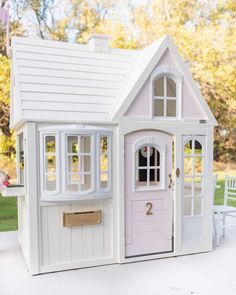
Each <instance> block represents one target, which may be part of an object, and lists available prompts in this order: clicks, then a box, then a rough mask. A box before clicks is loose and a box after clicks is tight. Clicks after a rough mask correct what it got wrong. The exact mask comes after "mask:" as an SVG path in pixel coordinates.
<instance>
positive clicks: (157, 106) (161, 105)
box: [153, 75, 177, 118]
mask: <svg viewBox="0 0 236 295" xmlns="http://www.w3.org/2000/svg"><path fill="white" fill-rule="evenodd" d="M158 87H159V89H158ZM161 87H163V89H162V88H161ZM160 90H161V91H160ZM157 94H159V95H157ZM162 94H163V95H162ZM153 98H154V103H153V105H154V116H155V117H173V118H175V117H176V112H177V111H176V110H177V107H176V106H177V97H176V83H175V82H174V80H172V79H171V78H169V77H168V76H166V75H165V76H163V77H160V78H158V79H157V80H156V81H155V82H154V96H153Z"/></svg>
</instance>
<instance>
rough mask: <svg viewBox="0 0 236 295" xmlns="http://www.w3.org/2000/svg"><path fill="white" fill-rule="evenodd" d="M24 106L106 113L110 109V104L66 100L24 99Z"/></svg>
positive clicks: (49, 109)
mask: <svg viewBox="0 0 236 295" xmlns="http://www.w3.org/2000/svg"><path fill="white" fill-rule="evenodd" d="M22 107H23V109H24V110H45V111H71V110H73V112H78V111H79V112H92V113H106V112H109V111H110V108H111V107H110V106H109V105H100V104H93V105H90V104H80V103H70V104H69V105H68V104H66V103H65V102H63V103H61V102H53V103H52V102H47V101H45V102H43V103H42V102H38V101H23V102H22Z"/></svg>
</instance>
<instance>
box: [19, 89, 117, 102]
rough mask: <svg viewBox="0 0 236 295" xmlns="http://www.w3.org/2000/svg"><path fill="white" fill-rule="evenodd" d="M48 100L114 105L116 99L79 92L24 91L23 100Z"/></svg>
mask: <svg viewBox="0 0 236 295" xmlns="http://www.w3.org/2000/svg"><path fill="white" fill-rule="evenodd" d="M28 100H31V101H41V102H43V101H48V102H50V101H51V102H53V101H56V102H72V103H82V104H94V103H95V104H98V103H99V104H100V105H112V104H113V102H114V101H115V97H114V96H106V97H100V96H98V95H77V94H61V93H44V94H42V93H37V92H32V91H28V92H22V101H28Z"/></svg>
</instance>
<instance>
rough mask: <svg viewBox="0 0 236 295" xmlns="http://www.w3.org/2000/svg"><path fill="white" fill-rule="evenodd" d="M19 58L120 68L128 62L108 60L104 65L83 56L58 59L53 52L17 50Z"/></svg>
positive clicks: (124, 66)
mask: <svg viewBox="0 0 236 295" xmlns="http://www.w3.org/2000/svg"><path fill="white" fill-rule="evenodd" d="M19 55H20V58H21V59H23V60H33V61H50V62H56V63H67V64H77V65H89V66H99V67H104V66H105V67H107V68H120V69H127V68H128V64H127V62H125V61H116V60H109V62H107V64H105V65H104V60H100V59H94V58H90V59H88V58H87V59H84V58H83V57H71V56H70V57H68V56H65V55H63V56H60V59H59V60H58V56H56V55H55V54H53V55H52V54H40V53H31V52H19Z"/></svg>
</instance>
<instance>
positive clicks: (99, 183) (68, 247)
mask: <svg viewBox="0 0 236 295" xmlns="http://www.w3.org/2000/svg"><path fill="white" fill-rule="evenodd" d="M11 81H12V84H11V85H12V89H11V127H12V128H14V129H15V130H16V132H17V174H18V183H19V185H20V186H19V187H18V188H17V187H8V188H6V190H5V195H12V194H14V195H17V196H18V218H19V241H20V245H21V248H22V252H23V254H24V257H25V261H26V264H27V267H28V269H29V272H30V273H31V274H39V273H46V272H51V271H58V270H65V269H73V268H81V267H88V266H95V265H104V264H111V263H125V262H133V261H139V260H148V259H153V258H160V257H170V256H177V255H183V254H190V253H198V252H204V251H210V250H211V249H212V206H213V186H212V183H213V175H212V163H213V127H214V126H215V125H216V124H217V123H216V120H215V118H214V116H213V115H212V113H211V111H210V109H209V107H208V105H207V104H206V102H205V100H204V98H203V97H202V95H201V93H200V91H199V87H198V85H197V84H196V83H195V82H194V80H193V78H192V77H191V74H190V72H189V70H188V68H187V66H186V65H185V64H184V62H183V60H182V58H181V56H180V54H179V52H178V50H177V49H176V47H175V45H174V44H173V42H172V39H171V38H170V36H164V37H163V38H161V39H159V40H158V41H156V42H154V43H153V44H151V45H150V46H148V47H147V48H145V49H143V50H140V51H131V50H122V49H114V48H110V47H109V38H108V36H106V35H98V34H93V35H92V36H91V37H90V39H89V41H88V44H86V45H80V44H70V43H62V42H54V41H44V40H35V39H27V38H19V37H15V38H13V39H12V76H11Z"/></svg>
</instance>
